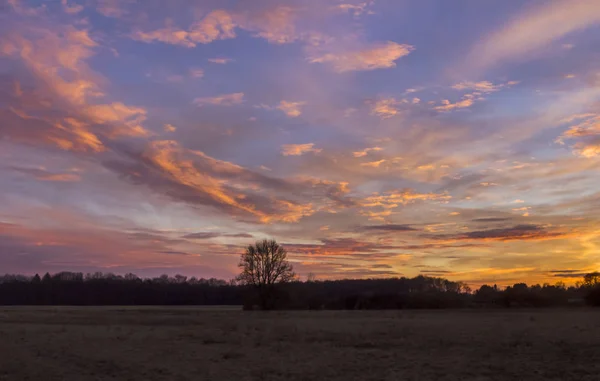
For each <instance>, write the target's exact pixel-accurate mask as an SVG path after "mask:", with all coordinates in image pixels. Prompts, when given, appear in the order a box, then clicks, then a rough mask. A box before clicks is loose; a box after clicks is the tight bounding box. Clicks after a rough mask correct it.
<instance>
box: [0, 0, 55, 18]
mask: <svg viewBox="0 0 600 381" xmlns="http://www.w3.org/2000/svg"><path fill="white" fill-rule="evenodd" d="M7 3H8V5H10V6H11V7H12V10H13V11H14V12H15V13H17V14H19V15H22V16H39V15H41V14H43V13H44V12H46V5H45V4H42V5H40V6H39V7H37V8H33V7H28V6H26V5H23V4H22V1H21V0H7Z"/></svg>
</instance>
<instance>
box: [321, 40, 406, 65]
mask: <svg viewBox="0 0 600 381" xmlns="http://www.w3.org/2000/svg"><path fill="white" fill-rule="evenodd" d="M413 50H414V47H412V46H411V45H406V44H398V43H396V42H392V41H388V42H385V43H376V44H373V45H372V46H369V47H366V48H363V49H357V50H346V51H340V52H337V53H333V52H328V53H325V54H320V55H319V54H317V55H315V56H313V57H311V58H310V59H309V62H311V63H326V64H329V65H331V66H332V67H333V69H334V70H335V71H336V72H338V73H345V72H348V71H361V70H375V69H388V68H392V67H396V62H395V61H396V60H398V59H400V58H401V57H404V56H406V55H408V54H410V52H411V51H413Z"/></svg>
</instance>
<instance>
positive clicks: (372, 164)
mask: <svg viewBox="0 0 600 381" xmlns="http://www.w3.org/2000/svg"><path fill="white" fill-rule="evenodd" d="M385 161H386V160H385V159H381V160H377V161H370V162H368V163H360V165H361V166H363V167H371V168H378V167H379V166H380V165H381V164H383V163H385Z"/></svg>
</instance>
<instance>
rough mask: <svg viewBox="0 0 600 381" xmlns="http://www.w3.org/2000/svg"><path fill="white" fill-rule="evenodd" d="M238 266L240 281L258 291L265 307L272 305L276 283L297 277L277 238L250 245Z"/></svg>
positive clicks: (262, 306)
mask: <svg viewBox="0 0 600 381" xmlns="http://www.w3.org/2000/svg"><path fill="white" fill-rule="evenodd" d="M238 267H239V268H240V269H241V274H240V275H239V276H238V277H237V279H238V281H239V282H240V283H242V284H245V285H248V286H252V287H254V288H255V289H256V290H257V291H258V296H259V298H260V303H261V308H263V309H269V308H270V307H271V302H272V298H273V291H274V288H275V285H276V284H278V283H286V282H289V281H291V280H293V279H294V278H295V277H296V274H295V273H294V268H293V266H292V264H291V263H290V262H289V261H288V260H287V251H286V250H285V248H283V246H281V245H279V244H278V243H277V242H276V241H275V240H266V239H265V240H262V241H257V242H256V243H255V244H254V245H249V246H248V247H247V248H246V251H245V252H244V253H243V254H242V255H241V258H240V263H239V265H238Z"/></svg>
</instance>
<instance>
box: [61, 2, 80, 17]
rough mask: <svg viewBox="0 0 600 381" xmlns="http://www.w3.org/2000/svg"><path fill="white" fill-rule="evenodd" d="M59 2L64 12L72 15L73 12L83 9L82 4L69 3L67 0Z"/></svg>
mask: <svg viewBox="0 0 600 381" xmlns="http://www.w3.org/2000/svg"><path fill="white" fill-rule="evenodd" d="M60 3H61V5H62V7H63V11H65V13H68V14H71V15H74V14H77V13H79V12H81V11H83V5H80V4H75V5H69V1H68V0H61V2H60Z"/></svg>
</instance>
